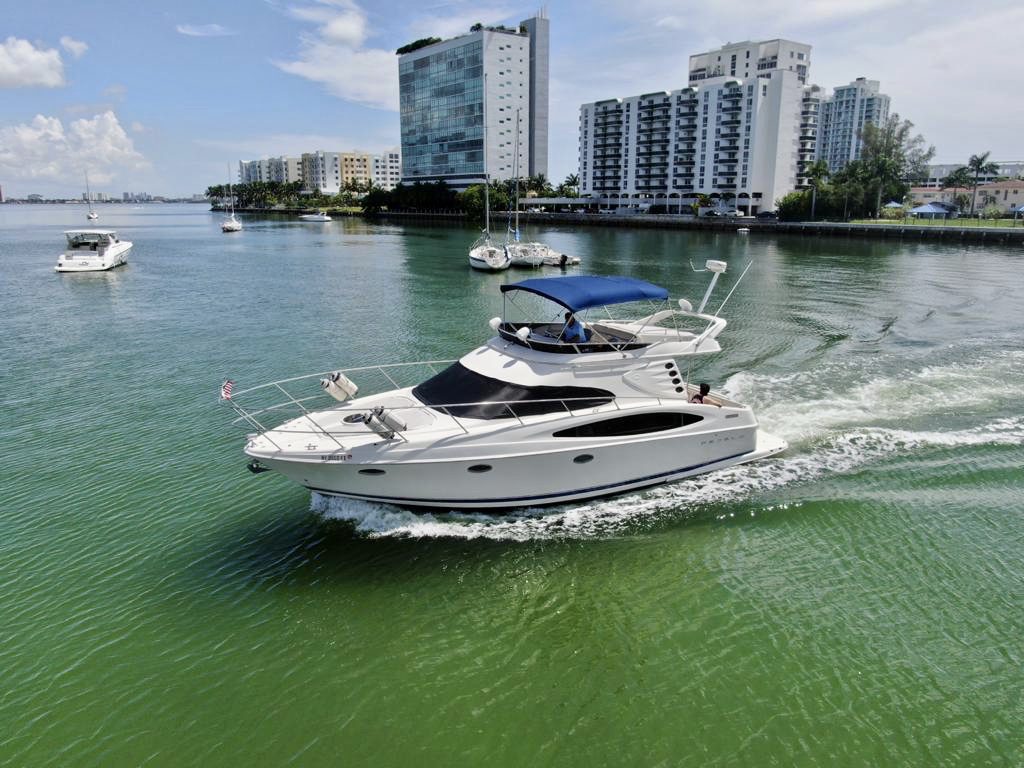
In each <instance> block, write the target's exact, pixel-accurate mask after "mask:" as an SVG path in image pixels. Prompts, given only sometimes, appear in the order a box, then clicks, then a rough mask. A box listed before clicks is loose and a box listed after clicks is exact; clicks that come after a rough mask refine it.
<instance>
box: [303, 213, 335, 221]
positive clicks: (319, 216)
mask: <svg viewBox="0 0 1024 768" xmlns="http://www.w3.org/2000/svg"><path fill="white" fill-rule="evenodd" d="M299 218H300V219H302V220H303V221H333V219H332V218H331V217H330V216H328V215H327V212H326V211H320V212H319V213H303V214H302V215H301V216H299Z"/></svg>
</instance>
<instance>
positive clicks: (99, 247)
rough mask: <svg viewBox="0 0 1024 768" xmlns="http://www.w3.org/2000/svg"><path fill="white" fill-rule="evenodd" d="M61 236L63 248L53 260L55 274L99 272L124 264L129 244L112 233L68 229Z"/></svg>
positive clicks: (97, 230) (108, 230)
mask: <svg viewBox="0 0 1024 768" xmlns="http://www.w3.org/2000/svg"><path fill="white" fill-rule="evenodd" d="M64 236H65V237H66V238H67V248H66V249H65V251H64V253H62V254H61V255H60V257H58V259H57V266H56V267H54V271H56V272H101V271H103V270H106V269H113V268H114V267H119V266H121V265H122V264H127V263H128V251H130V250H131V249H132V244H131V243H130V242H128V241H127V240H120V239H118V237H117V232H115V231H114V230H112V229H72V230H68V231H67V232H65V233H64Z"/></svg>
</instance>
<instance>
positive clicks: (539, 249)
mask: <svg viewBox="0 0 1024 768" xmlns="http://www.w3.org/2000/svg"><path fill="white" fill-rule="evenodd" d="M512 169H513V170H512V175H513V176H514V177H515V180H516V191H515V197H514V201H513V204H514V205H515V227H513V226H512V222H511V220H510V221H509V226H508V232H507V233H506V235H505V251H506V252H507V253H508V256H509V261H510V263H511V265H512V266H513V267H540V266H545V265H546V266H551V267H567V266H571V265H574V264H579V263H580V260H579V257H578V256H568V255H566V254H564V253H559V252H558V251H556V250H554V249H553V248H551V247H550V246H548V245H546V244H544V243H538V242H526V243H524V242H520V232H519V110H518V109H517V110H516V143H515V155H514V156H513V159H512ZM509 218H510V219H511V216H510V217H509ZM509 236H511V240H509Z"/></svg>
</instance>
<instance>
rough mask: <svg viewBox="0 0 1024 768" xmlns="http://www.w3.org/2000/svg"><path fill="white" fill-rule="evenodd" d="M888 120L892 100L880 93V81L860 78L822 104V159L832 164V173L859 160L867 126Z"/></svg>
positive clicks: (843, 87)
mask: <svg viewBox="0 0 1024 768" xmlns="http://www.w3.org/2000/svg"><path fill="white" fill-rule="evenodd" d="M888 117H889V97H888V96H886V95H885V94H884V93H879V92H878V81H877V80H867V79H865V78H863V77H858V78H857V79H856V80H854V81H853V82H852V83H850V84H849V85H843V86H840V87H838V88H836V89H835V91H834V92H833V94H832V95H831V96H830V97H828V98H826V99H822V101H821V112H820V125H819V128H818V148H817V156H818V158H819V159H821V160H824V161H825V162H826V163H828V167H829V170H831V171H838V170H839V169H840V168H842V167H843V166H844V165H846V164H847V163H849V162H851V161H852V160H857V159H858V158H860V153H861V149H862V147H863V146H864V142H863V141H862V139H861V132H862V131H863V130H864V126H865V125H866V124H868V123H874V124H875V125H880V124H881V123H882V122H883V121H884V120H885V119H886V118H888Z"/></svg>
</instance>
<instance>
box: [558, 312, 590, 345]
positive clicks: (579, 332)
mask: <svg viewBox="0 0 1024 768" xmlns="http://www.w3.org/2000/svg"><path fill="white" fill-rule="evenodd" d="M562 341H567V342H569V343H570V344H572V343H574V342H582V343H586V341H587V331H586V329H584V327H583V323H581V322H580V321H579V320H577V319H576V316H575V315H573V313H572V312H566V313H565V328H563V329H562Z"/></svg>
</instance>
